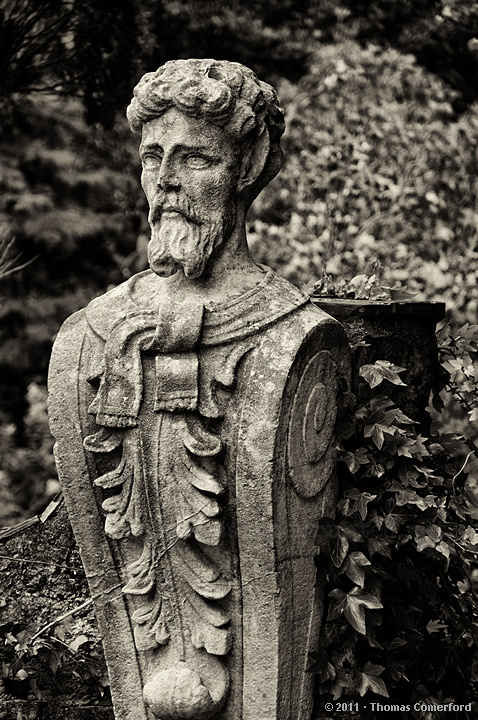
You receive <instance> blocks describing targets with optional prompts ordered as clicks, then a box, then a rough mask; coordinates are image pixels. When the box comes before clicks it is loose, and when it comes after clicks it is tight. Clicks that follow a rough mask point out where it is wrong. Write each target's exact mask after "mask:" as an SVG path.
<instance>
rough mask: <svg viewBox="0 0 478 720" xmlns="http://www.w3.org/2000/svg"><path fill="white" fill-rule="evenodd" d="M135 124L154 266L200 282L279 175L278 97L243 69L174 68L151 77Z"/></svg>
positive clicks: (220, 64) (132, 115)
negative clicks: (213, 258)
mask: <svg viewBox="0 0 478 720" xmlns="http://www.w3.org/2000/svg"><path fill="white" fill-rule="evenodd" d="M127 117H128V120H129V123H130V126H131V129H132V130H133V132H135V133H137V134H140V135H141V146H140V154H141V158H142V163H143V172H142V185H143V188H144V191H145V194H146V197H147V199H148V202H149V205H150V213H149V222H150V225H151V230H152V234H151V243H150V245H149V260H150V265H151V267H152V269H153V270H154V271H155V272H156V273H157V274H158V275H160V276H163V277H167V276H169V275H172V274H173V273H174V272H176V270H177V269H178V268H179V267H182V268H183V270H184V274H185V275H186V276H187V277H190V278H195V277H198V276H200V275H201V274H202V272H203V270H204V268H205V265H206V263H207V261H208V259H209V257H210V255H211V253H212V252H213V250H214V249H215V248H216V247H217V246H218V245H219V244H221V243H222V242H223V241H224V240H226V239H227V238H228V237H229V236H230V235H231V233H232V232H233V231H234V229H235V227H236V225H237V223H243V220H244V216H245V212H246V211H247V209H248V207H249V206H250V204H251V203H252V201H253V200H254V198H255V197H256V196H257V195H258V194H259V192H260V191H261V190H262V188H263V187H264V186H265V185H266V184H267V183H268V182H269V181H270V180H271V179H272V178H273V177H274V176H275V175H276V174H277V173H278V172H279V170H280V167H281V161H282V154H281V150H280V146H279V140H280V137H281V135H282V133H283V131H284V119H283V111H282V110H281V108H280V107H279V106H278V103H277V96H276V93H275V91H274V89H273V88H272V87H271V86H270V85H268V84H267V83H264V82H261V81H260V80H258V79H257V78H256V76H255V74H254V73H253V72H252V71H251V70H249V69H248V68H246V67H244V66H243V65H240V64H239V63H235V62H228V61H224V60H221V61H215V60H175V61H171V62H167V63H166V64H165V65H164V66H163V67H160V68H159V69H158V70H157V71H156V72H154V73H147V74H146V75H144V77H143V78H142V79H141V80H140V82H139V83H138V85H137V86H136V87H135V89H134V98H133V100H132V101H131V104H130V106H129V107H128V110H127Z"/></svg>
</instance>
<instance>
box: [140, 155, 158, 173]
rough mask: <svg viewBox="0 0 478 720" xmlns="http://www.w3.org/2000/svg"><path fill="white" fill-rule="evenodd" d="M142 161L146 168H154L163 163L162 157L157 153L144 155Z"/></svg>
mask: <svg viewBox="0 0 478 720" xmlns="http://www.w3.org/2000/svg"><path fill="white" fill-rule="evenodd" d="M141 162H142V164H143V168H144V169H145V170H154V169H155V168H157V167H158V166H159V165H161V158H160V157H158V156H157V155H143V157H142V158H141Z"/></svg>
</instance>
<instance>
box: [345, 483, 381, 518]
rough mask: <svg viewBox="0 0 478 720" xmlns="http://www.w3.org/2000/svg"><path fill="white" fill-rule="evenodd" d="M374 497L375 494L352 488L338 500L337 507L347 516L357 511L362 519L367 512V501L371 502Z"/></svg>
mask: <svg viewBox="0 0 478 720" xmlns="http://www.w3.org/2000/svg"><path fill="white" fill-rule="evenodd" d="M376 497H377V496H376V495H371V494H370V493H368V492H360V490H359V489H358V488H352V490H350V492H348V493H347V495H346V496H345V498H342V500H339V502H338V503H337V507H338V508H339V510H340V511H341V512H342V513H343V514H344V515H346V516H347V517H350V515H353V513H354V512H355V511H358V513H359V515H360V517H361V518H362V520H365V518H366V517H367V512H368V508H367V505H368V503H369V502H372V500H375V498H376Z"/></svg>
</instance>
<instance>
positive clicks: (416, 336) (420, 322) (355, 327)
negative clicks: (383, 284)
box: [314, 298, 445, 432]
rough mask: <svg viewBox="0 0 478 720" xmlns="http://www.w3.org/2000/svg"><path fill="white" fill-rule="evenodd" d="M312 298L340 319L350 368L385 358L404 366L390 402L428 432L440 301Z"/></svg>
mask: <svg viewBox="0 0 478 720" xmlns="http://www.w3.org/2000/svg"><path fill="white" fill-rule="evenodd" d="M314 303H315V304H316V305H317V307H320V308H321V309H322V310H324V311H325V312H327V313H329V314H330V315H332V316H333V317H335V318H336V319H337V320H339V322H340V323H342V325H343V327H344V329H345V331H346V332H347V337H348V339H349V342H350V345H351V346H352V347H353V348H354V347H355V350H354V361H355V365H356V367H360V366H361V365H365V364H367V363H374V362H375V361H376V360H388V361H390V362H393V363H395V364H396V365H400V366H401V367H403V368H405V370H406V371H405V372H404V373H403V374H402V375H401V378H402V379H403V381H404V382H405V383H406V387H404V388H397V390H396V397H395V401H396V402H397V405H398V406H399V407H400V408H401V410H403V412H404V413H405V414H406V415H408V416H409V417H411V418H412V419H413V420H416V421H418V422H419V423H420V426H421V428H422V429H423V430H424V431H425V432H428V431H429V428H430V416H429V415H428V413H427V406H428V401H429V397H430V391H431V389H432V385H433V382H434V379H435V376H436V373H437V370H438V355H437V339H436V335H435V330H436V325H437V323H438V322H440V320H443V318H444V316H445V303H441V302H389V303H388V302H383V301H373V300H342V299H336V298H314ZM365 344H366V345H365Z"/></svg>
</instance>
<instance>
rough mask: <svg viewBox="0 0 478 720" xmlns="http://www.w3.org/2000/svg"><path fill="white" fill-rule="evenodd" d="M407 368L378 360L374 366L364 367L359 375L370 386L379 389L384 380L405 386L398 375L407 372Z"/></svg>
mask: <svg viewBox="0 0 478 720" xmlns="http://www.w3.org/2000/svg"><path fill="white" fill-rule="evenodd" d="M405 370H406V368H402V367H400V366H399V365H394V364H393V363H391V362H389V361H388V360H377V361H376V362H375V363H374V364H373V365H362V367H361V368H360V370H359V375H361V377H363V379H364V380H365V381H366V382H367V383H368V384H369V385H370V387H371V388H374V387H377V386H378V385H380V383H381V382H382V381H383V380H388V381H389V382H391V383H393V385H405V383H404V382H402V380H401V379H400V378H399V376H398V373H401V372H405Z"/></svg>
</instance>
